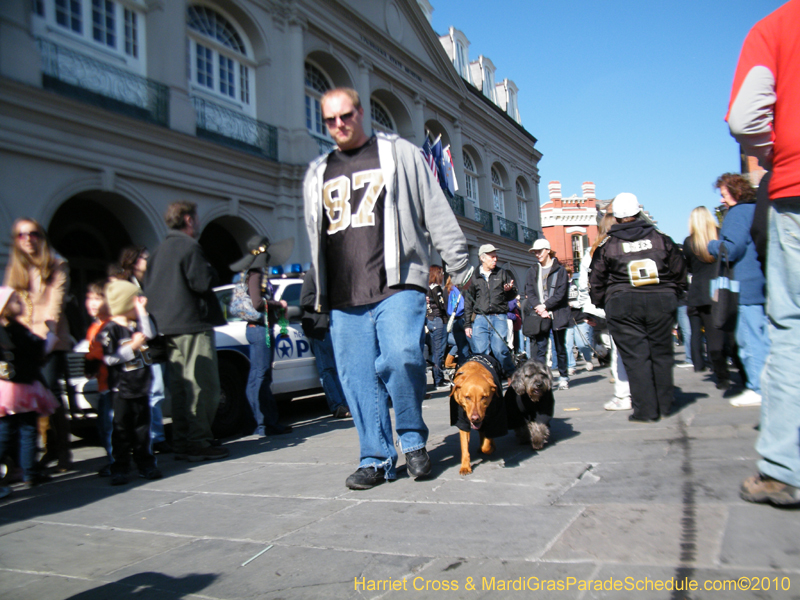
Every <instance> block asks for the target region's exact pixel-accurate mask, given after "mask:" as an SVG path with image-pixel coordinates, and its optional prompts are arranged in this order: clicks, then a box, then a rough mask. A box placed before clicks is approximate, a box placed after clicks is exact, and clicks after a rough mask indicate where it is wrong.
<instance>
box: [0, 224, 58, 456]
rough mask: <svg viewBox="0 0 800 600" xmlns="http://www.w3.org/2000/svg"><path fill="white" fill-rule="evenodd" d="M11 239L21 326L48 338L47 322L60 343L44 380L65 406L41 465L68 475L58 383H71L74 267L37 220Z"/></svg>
mask: <svg viewBox="0 0 800 600" xmlns="http://www.w3.org/2000/svg"><path fill="white" fill-rule="evenodd" d="M11 238H12V242H13V244H12V247H11V259H10V260H9V263H8V266H7V267H6V272H5V279H4V285H7V286H9V287H11V288H14V290H15V291H16V292H17V294H18V295H19V297H20V298H21V299H22V301H23V302H22V304H23V308H24V310H23V314H22V315H20V317H19V321H20V323H22V324H24V325H25V326H26V327H27V328H28V329H30V330H31V331H32V332H33V333H34V334H36V335H38V336H39V337H40V338H43V339H44V338H47V334H48V332H49V328H48V322H52V323H55V325H56V327H55V334H56V336H57V338H58V340H57V342H56V344H55V346H54V347H53V352H51V353H50V354H49V356H48V359H47V362H46V363H45V364H44V366H43V367H42V375H43V376H44V379H45V383H46V384H47V387H48V388H49V389H50V390H51V391H52V392H53V395H54V396H55V397H56V399H57V400H58V401H59V404H60V406H59V407H58V409H57V410H56V411H55V413H54V414H53V415H51V416H50V417H49V426H48V428H47V435H46V436H45V454H44V456H42V458H41V460H40V461H39V464H40V466H41V467H47V466H48V465H49V464H50V463H53V462H56V461H57V462H58V464H57V469H58V470H59V471H61V472H64V471H67V470H69V469H70V468H71V466H72V452H71V451H70V447H69V421H67V416H66V410H65V407H64V405H63V395H62V393H61V384H60V383H59V380H66V373H67V352H68V351H69V350H70V334H69V325H68V323H67V319H66V316H65V314H64V301H65V296H66V293H67V290H68V289H69V265H68V264H67V261H66V260H65V259H64V258H62V257H61V256H59V255H58V254H56V252H55V251H54V250H53V249H52V248H51V246H50V242H49V241H48V239H47V234H46V233H45V230H44V228H43V227H42V226H41V225H40V224H39V223H38V222H37V221H36V220H34V219H31V218H28V217H23V218H20V219H17V220H16V221H15V222H14V225H13V226H12V227H11ZM43 419H47V417H43Z"/></svg>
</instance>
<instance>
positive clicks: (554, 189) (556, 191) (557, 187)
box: [547, 181, 561, 200]
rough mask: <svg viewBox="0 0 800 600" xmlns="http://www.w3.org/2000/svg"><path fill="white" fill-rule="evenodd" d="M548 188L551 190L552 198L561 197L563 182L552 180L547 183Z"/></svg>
mask: <svg viewBox="0 0 800 600" xmlns="http://www.w3.org/2000/svg"><path fill="white" fill-rule="evenodd" d="M547 189H548V190H549V191H550V200H555V199H556V198H559V199H560V198H561V182H560V181H551V182H550V183H548V184H547Z"/></svg>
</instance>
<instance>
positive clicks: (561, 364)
mask: <svg viewBox="0 0 800 600" xmlns="http://www.w3.org/2000/svg"><path fill="white" fill-rule="evenodd" d="M530 340H531V342H533V343H534V344H536V360H538V361H539V362H543V363H545V364H547V366H548V367H549V366H550V365H549V364H548V363H547V344H548V342H549V341H550V332H547V333H543V334H541V335H537V336H536V337H532V338H530ZM553 342H554V344H555V352H556V361H557V362H558V374H559V375H561V377H562V378H563V379H568V378H569V370H568V364H567V330H566V328H565V329H556V330H555V331H553Z"/></svg>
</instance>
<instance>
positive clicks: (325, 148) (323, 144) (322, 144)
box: [309, 134, 336, 154]
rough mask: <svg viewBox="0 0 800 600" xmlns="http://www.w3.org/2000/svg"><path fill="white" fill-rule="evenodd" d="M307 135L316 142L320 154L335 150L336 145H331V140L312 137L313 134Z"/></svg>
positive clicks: (316, 136)
mask: <svg viewBox="0 0 800 600" xmlns="http://www.w3.org/2000/svg"><path fill="white" fill-rule="evenodd" d="M309 135H311V137H312V138H314V141H315V142H317V146H318V147H319V153H320V154H327V153H328V152H330V151H331V150H333V149H334V148H336V144H334V143H333V140H330V139H328V138H326V137H322V136H318V135H313V134H309Z"/></svg>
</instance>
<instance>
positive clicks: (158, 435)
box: [150, 363, 167, 444]
mask: <svg viewBox="0 0 800 600" xmlns="http://www.w3.org/2000/svg"><path fill="white" fill-rule="evenodd" d="M150 370H151V371H152V373H153V381H152V383H151V384H150V438H151V439H152V440H153V443H154V444H157V443H159V442H164V441H166V439H167V438H166V437H164V415H163V413H162V412H161V405H162V404H163V403H164V364H163V363H154V364H153V365H152V366H151V367H150Z"/></svg>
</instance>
